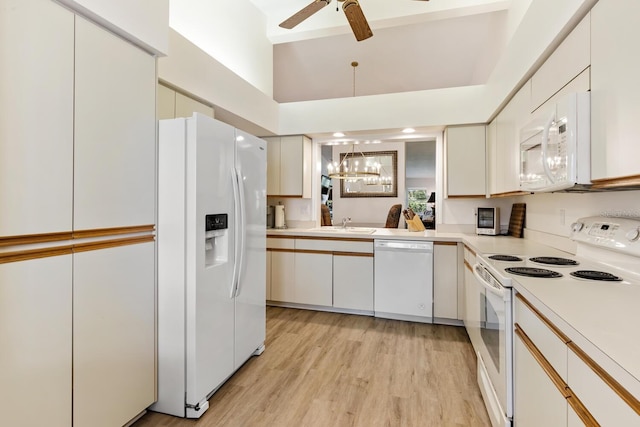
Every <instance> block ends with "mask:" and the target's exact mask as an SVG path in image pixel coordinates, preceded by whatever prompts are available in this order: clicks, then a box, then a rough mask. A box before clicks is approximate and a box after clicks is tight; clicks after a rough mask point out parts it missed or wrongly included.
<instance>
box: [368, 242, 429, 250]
mask: <svg viewBox="0 0 640 427" xmlns="http://www.w3.org/2000/svg"><path fill="white" fill-rule="evenodd" d="M374 249H375V250H376V251H405V252H427V253H430V252H433V242H421V241H410V240H375V243H374Z"/></svg>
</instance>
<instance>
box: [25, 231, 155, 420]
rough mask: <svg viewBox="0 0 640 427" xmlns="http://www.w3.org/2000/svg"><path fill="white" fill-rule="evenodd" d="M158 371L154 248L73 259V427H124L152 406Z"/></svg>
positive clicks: (123, 249)
mask: <svg viewBox="0 0 640 427" xmlns="http://www.w3.org/2000/svg"><path fill="white" fill-rule="evenodd" d="M155 371H156V366H155V244H154V243H153V242H150V243H142V244H134V245H128V246H120V247H113V248H109V249H103V250H99V251H88V252H81V253H77V254H74V260H73V395H74V402H73V425H74V427H85V426H86V427H89V426H90V427H102V426H104V427H112V426H120V425H124V424H126V423H127V422H128V421H129V420H131V419H132V418H134V417H135V416H136V415H138V414H139V413H140V412H141V411H142V410H143V409H144V408H146V407H148V406H149V405H151V404H152V403H153V402H154V401H155V393H156V383H155V381H156V378H155ZM51 397H52V396H51V395H47V399H49V398H51ZM45 400H46V399H45ZM69 409H70V408H69ZM40 421H42V419H40ZM34 425H35V424H34Z"/></svg>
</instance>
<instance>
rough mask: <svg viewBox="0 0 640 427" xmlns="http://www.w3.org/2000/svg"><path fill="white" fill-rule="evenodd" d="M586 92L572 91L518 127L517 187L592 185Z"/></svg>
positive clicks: (537, 189)
mask: <svg viewBox="0 0 640 427" xmlns="http://www.w3.org/2000/svg"><path fill="white" fill-rule="evenodd" d="M590 105H591V103H590V96H589V92H584V93H571V94H569V95H566V96H565V97H563V98H562V99H560V100H559V101H558V102H556V103H554V104H552V105H550V106H549V107H547V108H544V107H542V108H541V110H540V111H538V112H536V113H534V116H533V119H532V120H531V121H530V122H529V123H528V124H527V125H526V126H525V127H523V128H522V129H521V130H520V189H521V190H523V191H530V192H549V191H560V190H565V191H566V190H570V189H581V188H583V187H584V186H588V185H590V184H591V153H590V152H591V124H590V120H591V112H590Z"/></svg>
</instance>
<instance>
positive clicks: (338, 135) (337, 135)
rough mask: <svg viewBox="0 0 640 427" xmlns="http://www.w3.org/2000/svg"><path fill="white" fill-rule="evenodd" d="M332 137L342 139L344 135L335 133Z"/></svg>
mask: <svg viewBox="0 0 640 427" xmlns="http://www.w3.org/2000/svg"><path fill="white" fill-rule="evenodd" d="M333 136H335V137H336V138H342V137H343V136H344V133H342V132H336V133H334V134H333Z"/></svg>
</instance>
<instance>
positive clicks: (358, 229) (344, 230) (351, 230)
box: [307, 226, 376, 234]
mask: <svg viewBox="0 0 640 427" xmlns="http://www.w3.org/2000/svg"><path fill="white" fill-rule="evenodd" d="M307 231H313V232H322V233H326V232H328V233H356V234H373V233H374V232H375V231H376V229H375V228H367V227H346V228H343V227H340V226H327V227H316V228H311V229H309V230H307Z"/></svg>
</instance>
